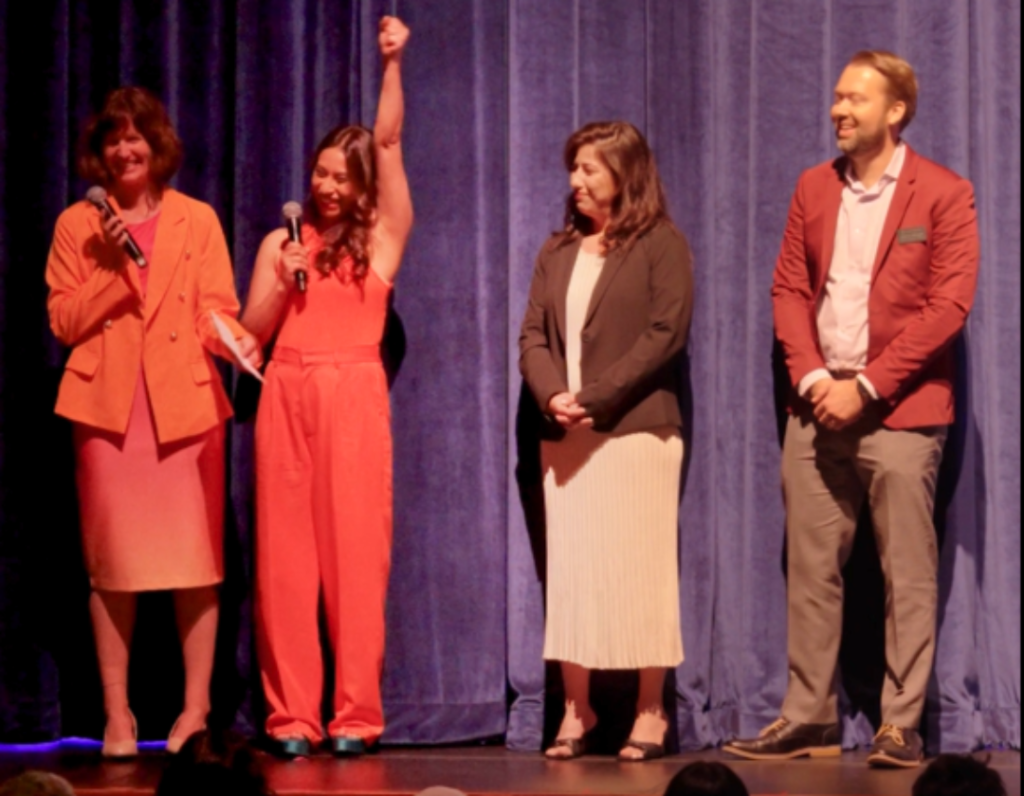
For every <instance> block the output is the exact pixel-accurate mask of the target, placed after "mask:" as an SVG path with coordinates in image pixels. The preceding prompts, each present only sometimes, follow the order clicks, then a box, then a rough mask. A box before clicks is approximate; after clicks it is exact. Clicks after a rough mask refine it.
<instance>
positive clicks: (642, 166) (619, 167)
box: [555, 121, 669, 251]
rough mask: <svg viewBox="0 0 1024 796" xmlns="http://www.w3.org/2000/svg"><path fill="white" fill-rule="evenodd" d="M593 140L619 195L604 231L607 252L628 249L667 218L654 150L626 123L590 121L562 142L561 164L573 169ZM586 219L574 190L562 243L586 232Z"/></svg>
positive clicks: (558, 242)
mask: <svg viewBox="0 0 1024 796" xmlns="http://www.w3.org/2000/svg"><path fill="white" fill-rule="evenodd" d="M587 144H593V146H594V147H595V148H596V149H597V151H598V154H599V155H600V156H601V158H602V160H604V163H605V165H606V166H607V167H608V169H609V170H610V171H611V173H612V177H613V178H614V179H615V186H616V188H617V189H618V195H617V196H616V197H615V201H614V203H613V205H612V217H611V218H610V219H609V221H608V227H607V228H606V229H605V232H604V248H605V251H611V250H612V249H616V248H619V247H623V248H626V249H628V248H629V247H630V246H632V245H633V244H634V243H636V241H637V240H638V239H639V238H640V237H641V236H643V235H644V234H646V233H648V232H650V231H651V230H652V229H654V228H655V227H656V226H657V225H658V224H660V223H662V222H669V215H668V209H667V206H666V202H665V190H664V188H662V185H661V179H660V178H659V177H658V168H657V166H656V165H655V163H654V154H653V153H652V152H651V148H650V147H649V146H648V145H647V140H646V139H645V138H644V137H643V134H642V133H641V132H640V131H639V130H637V129H636V127H634V126H633V125H632V124H630V123H629V122H619V121H615V122H591V123H590V124H588V125H585V126H583V127H581V128H580V129H579V130H577V131H576V132H575V133H573V134H572V135H571V136H570V137H569V140H568V141H566V143H565V151H564V153H563V159H564V162H565V168H566V169H567V170H568V171H570V172H571V171H572V170H573V168H574V166H575V163H576V155H577V154H578V153H579V151H580V149H581V148H583V147H584V146H586V145H587ZM589 227H590V219H588V218H586V217H585V216H583V215H582V214H581V213H580V212H579V211H578V210H577V209H576V202H575V201H574V200H573V197H572V195H571V194H570V195H569V198H568V200H567V202H566V207H565V227H564V229H563V231H562V232H561V233H557V234H556V238H555V243H556V245H561V244H563V243H567V242H569V241H570V240H573V239H575V238H577V237H579V236H580V235H585V234H588V231H589Z"/></svg>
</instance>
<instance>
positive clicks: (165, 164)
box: [78, 86, 183, 187]
mask: <svg viewBox="0 0 1024 796" xmlns="http://www.w3.org/2000/svg"><path fill="white" fill-rule="evenodd" d="M129 123H130V124H133V125H135V129H136V130H138V131H139V133H140V134H141V135H142V137H143V138H145V139H146V143H148V144H149V146H150V149H152V150H153V159H152V161H151V162H150V175H151V177H152V179H153V181H154V182H156V183H157V184H158V185H159V186H160V187H163V186H165V185H166V184H167V183H168V182H170V179H171V177H173V176H174V175H175V173H177V171H178V168H179V167H180V166H181V159H182V154H183V153H182V148H181V141H180V140H179V139H178V134H177V133H175V132H174V127H173V126H172V125H171V119H170V117H169V116H168V115H167V109H166V108H164V105H163V103H162V102H160V100H159V99H157V98H156V96H155V95H154V94H152V93H151V92H149V91H147V90H146V89H144V88H139V87H138V86H124V87H122V88H119V89H115V90H114V91H112V92H110V94H108V95H107V99H106V101H105V102H104V103H103V110H101V111H100V112H99V113H98V114H96V115H95V116H93V117H91V118H90V119H89V120H88V121H87V122H86V124H85V127H84V129H83V130H82V135H81V137H80V138H79V140H78V173H79V174H80V175H81V176H82V177H83V178H84V179H86V180H89V181H90V182H97V183H100V184H102V185H108V186H109V185H110V183H111V182H112V181H113V176H112V175H111V174H110V172H109V171H107V167H106V165H104V163H103V141H104V139H106V137H107V135H109V134H110V133H112V132H115V131H117V130H123V129H124V128H125V127H127V126H128V125H129Z"/></svg>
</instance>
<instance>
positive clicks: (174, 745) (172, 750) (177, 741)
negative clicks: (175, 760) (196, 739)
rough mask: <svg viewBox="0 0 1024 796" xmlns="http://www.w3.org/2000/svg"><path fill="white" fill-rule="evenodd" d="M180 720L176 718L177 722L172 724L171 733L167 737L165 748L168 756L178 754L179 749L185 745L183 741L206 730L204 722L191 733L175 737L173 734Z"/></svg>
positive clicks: (179, 717)
mask: <svg viewBox="0 0 1024 796" xmlns="http://www.w3.org/2000/svg"><path fill="white" fill-rule="evenodd" d="M181 719H182V717H181V716H178V720H177V721H176V722H174V726H173V727H171V732H170V734H169V735H168V736H167V746H166V747H165V748H166V751H167V754H169V755H176V754H178V752H180V751H181V747H183V746H184V745H185V741H187V740H188V739H189V738H191V737H192V736H193V735H195V734H196V733H197V732H202V731H203V730H205V729H206V722H205V721H204V722H203V724H202V726H201V727H197V728H196V729H194V730H192V732H190V733H189V734H188V735H182V736H175V733H176V732H177V729H178V725H179V724H181Z"/></svg>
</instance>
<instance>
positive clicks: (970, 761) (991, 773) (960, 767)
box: [912, 755, 1006, 796]
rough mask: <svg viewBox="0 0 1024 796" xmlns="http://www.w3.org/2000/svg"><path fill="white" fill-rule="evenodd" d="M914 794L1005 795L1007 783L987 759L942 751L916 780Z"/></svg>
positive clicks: (928, 795)
mask: <svg viewBox="0 0 1024 796" xmlns="http://www.w3.org/2000/svg"><path fill="white" fill-rule="evenodd" d="M912 792H913V795H914V796H1006V785H1004V784H1003V778H1002V777H1000V776H999V772H998V771H996V770H995V769H992V768H989V765H988V761H987V760H985V761H981V760H976V759H975V758H973V757H971V756H970V755H939V756H938V757H936V758H935V759H934V760H933V761H932V762H931V763H929V764H928V768H926V769H925V770H924V773H922V774H921V776H920V777H918V778H917V782H915V783H914V790H913V791H912Z"/></svg>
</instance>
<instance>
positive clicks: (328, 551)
mask: <svg viewBox="0 0 1024 796" xmlns="http://www.w3.org/2000/svg"><path fill="white" fill-rule="evenodd" d="M408 38H409V30H408V28H406V26H405V25H404V24H403V23H402V22H401V21H400V20H398V19H397V18H395V17H384V18H383V19H382V20H381V23H380V35H379V43H380V50H381V55H382V56H383V62H384V74H383V79H382V84H381V96H380V103H379V107H378V111H377V120H376V123H375V125H374V129H373V131H372V132H371V131H369V130H367V129H365V128H363V127H358V126H348V127H341V128H337V129H335V130H333V131H332V132H330V133H328V135H327V136H326V137H325V138H324V140H323V141H321V143H320V145H319V146H318V147H317V149H316V151H315V152H314V154H313V158H312V163H313V173H312V175H311V179H310V196H309V199H308V201H307V203H306V208H305V210H306V212H305V217H306V220H307V221H306V223H304V224H303V225H302V242H301V243H296V242H291V241H290V240H289V236H288V233H287V231H286V230H284V229H279V230H275V231H274V232H271V233H270V234H269V235H267V237H266V238H265V239H264V241H263V244H262V245H261V247H260V250H259V253H258V255H257V257H256V265H255V269H254V272H253V278H252V283H251V285H250V288H249V297H248V301H247V305H246V308H245V312H244V313H243V324H244V325H245V326H246V328H248V329H250V330H251V331H252V332H253V333H254V334H255V335H256V336H257V337H258V338H259V339H260V341H261V342H262V343H263V344H264V345H266V344H267V343H268V342H269V341H270V340H271V339H275V336H276V340H275V344H274V352H273V357H272V360H271V362H270V364H269V365H268V367H267V372H266V384H265V385H264V387H263V393H262V396H261V399H260V406H259V410H258V415H257V420H256V489H257V492H256V494H257V497H256V503H257V517H256V569H257V574H256V593H257V603H256V604H257V611H256V615H257V643H258V649H259V659H260V670H261V674H262V680H263V688H264V691H265V694H266V699H267V707H268V716H267V722H266V732H267V735H268V736H269V737H270V739H271V741H272V742H273V743H274V746H275V749H276V751H278V752H279V753H280V754H282V755H283V756H286V757H295V756H300V755H306V754H309V753H310V752H311V751H312V749H313V747H314V745H317V744H319V743H320V742H321V741H323V740H324V730H323V727H322V724H321V717H320V705H321V695H322V690H323V667H322V663H321V661H322V657H321V650H320V644H319V625H318V621H317V613H318V605H319V600H320V598H321V596H322V598H323V606H324V611H325V618H326V623H327V628H328V635H329V638H330V643H331V647H332V652H333V660H334V694H333V715H332V717H331V719H330V721H329V723H328V726H327V736H328V738H329V739H330V748H331V750H332V751H333V752H334V753H335V754H337V755H356V754H361V753H363V752H365V751H366V750H367V749H368V748H370V747H372V746H373V745H374V744H375V743H376V742H377V740H378V739H379V738H380V735H381V733H382V732H383V730H384V716H383V710H382V706H381V696H380V678H381V669H382V666H383V661H384V599H385V593H386V590H387V581H388V571H389V566H390V551H391V517H392V509H391V429H390V415H389V406H388V391H387V382H386V379H385V374H384V369H383V366H382V364H381V356H380V343H381V338H382V336H383V331H384V320H385V316H386V313H387V305H388V298H389V296H390V293H391V287H392V283H393V281H394V278H395V275H396V274H397V272H398V268H399V265H400V263H401V259H402V252H403V250H404V249H405V244H406V241H407V240H408V237H409V232H410V230H411V229H412V220H413V213H412V200H411V197H410V195H409V185H408V181H407V179H406V174H405V168H404V166H403V163H402V150H401V131H402V119H403V114H404V102H403V97H402V83H401V72H400V68H401V56H402V51H403V49H404V47H405V44H406V42H407V40H408ZM300 271H303V272H305V281H306V289H305V291H302V290H301V288H300V283H299V281H298V280H297V277H296V274H297V273H298V272H300ZM299 279H301V277H299Z"/></svg>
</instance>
